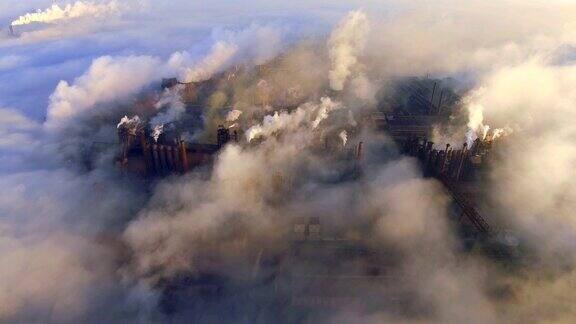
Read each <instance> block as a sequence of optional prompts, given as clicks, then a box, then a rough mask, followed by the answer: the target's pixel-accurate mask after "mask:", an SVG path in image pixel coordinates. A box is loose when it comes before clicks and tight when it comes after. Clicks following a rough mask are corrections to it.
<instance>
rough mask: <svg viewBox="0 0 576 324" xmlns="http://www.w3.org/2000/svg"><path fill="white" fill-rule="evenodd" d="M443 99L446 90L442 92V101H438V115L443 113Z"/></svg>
mask: <svg viewBox="0 0 576 324" xmlns="http://www.w3.org/2000/svg"><path fill="white" fill-rule="evenodd" d="M442 97H444V90H442V92H440V100H439V101H438V114H440V112H441V111H442Z"/></svg>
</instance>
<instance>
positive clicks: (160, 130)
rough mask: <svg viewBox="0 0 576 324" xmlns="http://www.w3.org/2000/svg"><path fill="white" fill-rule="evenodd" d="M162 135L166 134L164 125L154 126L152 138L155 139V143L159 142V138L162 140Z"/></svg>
mask: <svg viewBox="0 0 576 324" xmlns="http://www.w3.org/2000/svg"><path fill="white" fill-rule="evenodd" d="M162 133H164V124H157V125H155V126H153V128H152V138H153V139H154V141H155V142H158V138H160V135H162Z"/></svg>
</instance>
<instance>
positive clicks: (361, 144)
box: [356, 142, 364, 161]
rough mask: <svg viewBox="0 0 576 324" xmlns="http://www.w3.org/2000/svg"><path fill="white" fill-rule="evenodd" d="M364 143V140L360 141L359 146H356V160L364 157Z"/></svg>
mask: <svg viewBox="0 0 576 324" xmlns="http://www.w3.org/2000/svg"><path fill="white" fill-rule="evenodd" d="M363 145H364V143H363V142H358V146H357V147H356V160H357V161H360V160H361V159H362V146H363Z"/></svg>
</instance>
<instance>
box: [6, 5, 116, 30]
mask: <svg viewBox="0 0 576 324" xmlns="http://www.w3.org/2000/svg"><path fill="white" fill-rule="evenodd" d="M122 9H123V6H122V5H120V4H119V3H118V2H117V1H116V0H113V1H110V2H108V3H103V4H97V3H94V2H90V1H87V2H83V1H76V2H74V3H73V4H68V5H66V6H65V7H63V8H62V7H60V6H59V5H57V4H53V5H52V7H50V8H48V9H46V10H44V11H40V10H38V11H37V12H34V13H27V14H25V15H23V16H20V17H18V19H16V20H14V21H12V23H11V25H12V26H20V25H27V24H31V23H35V22H38V23H56V22H59V21H65V20H70V19H74V18H80V17H88V16H90V17H99V16H103V15H107V14H111V13H118V12H120V11H121V10H122Z"/></svg>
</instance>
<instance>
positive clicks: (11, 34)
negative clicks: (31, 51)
mask: <svg viewBox="0 0 576 324" xmlns="http://www.w3.org/2000/svg"><path fill="white" fill-rule="evenodd" d="M8 30H9V31H10V36H12V37H16V33H14V26H12V25H10V26H8Z"/></svg>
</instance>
